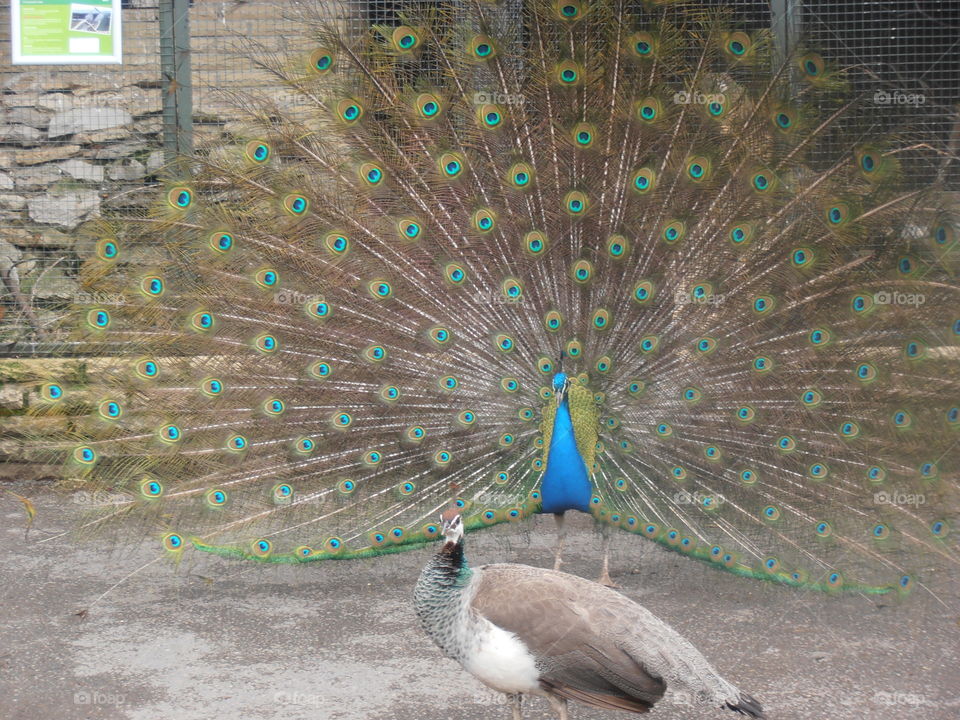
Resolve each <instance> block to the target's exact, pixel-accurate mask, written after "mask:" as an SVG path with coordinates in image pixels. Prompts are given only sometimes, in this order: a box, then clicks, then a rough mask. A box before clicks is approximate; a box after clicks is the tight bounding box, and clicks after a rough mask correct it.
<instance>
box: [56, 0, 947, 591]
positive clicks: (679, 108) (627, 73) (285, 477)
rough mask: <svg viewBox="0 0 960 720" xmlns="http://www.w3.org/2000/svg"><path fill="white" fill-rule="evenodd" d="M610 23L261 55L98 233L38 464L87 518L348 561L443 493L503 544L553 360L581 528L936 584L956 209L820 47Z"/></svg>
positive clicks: (544, 447) (584, 7)
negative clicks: (272, 93) (91, 494)
mask: <svg viewBox="0 0 960 720" xmlns="http://www.w3.org/2000/svg"><path fill="white" fill-rule="evenodd" d="M629 7H633V8H635V9H634V10H633V11H628V3H625V2H622V1H621V0H612V1H609V2H608V1H606V0H598V1H597V2H590V3H586V2H579V0H561V1H560V2H550V3H548V2H540V1H539V0H536V1H534V2H531V3H529V6H528V7H527V9H526V13H525V14H524V16H523V21H522V22H516V21H511V20H510V19H509V17H508V16H507V14H506V13H505V11H504V10H503V9H501V8H499V7H498V6H497V5H495V4H492V3H487V2H469V3H465V4H462V5H461V4H456V5H455V6H443V7H441V8H440V9H436V8H435V9H434V10H432V11H430V12H426V11H418V10H416V9H413V10H411V11H410V13H409V14H408V15H406V16H404V19H403V22H404V24H403V25H401V26H398V27H389V28H386V27H381V28H375V29H373V30H372V31H371V32H369V33H368V34H365V35H363V36H361V37H356V38H354V37H349V36H346V35H341V34H339V33H338V32H337V31H336V30H334V29H330V28H329V27H327V26H324V25H323V24H322V23H320V22H313V21H311V22H308V23H307V26H308V27H309V28H310V30H309V31H310V32H311V33H312V37H314V38H315V40H316V43H315V50H314V51H313V52H312V53H310V54H309V55H308V56H306V57H301V58H289V59H284V60H277V59H275V58H272V59H269V60H268V61H266V62H267V65H268V66H269V67H270V68H271V69H272V70H273V72H274V73H275V74H276V78H277V81H278V82H279V83H282V84H283V85H285V86H286V87H287V88H288V89H289V93H291V94H294V95H295V97H296V98H297V99H298V102H296V103H287V104H285V105H284V106H283V107H280V106H278V104H277V103H275V102H272V101H270V100H269V99H267V98H261V97H238V98H237V101H238V112H239V114H240V115H241V116H242V120H239V121H238V124H239V125H242V127H243V130H242V131H237V132H236V133H235V134H236V137H237V142H236V144H235V145H233V146H230V147H210V148H206V149H205V150H204V151H202V152H201V153H199V154H198V155H197V156H196V157H194V158H191V159H189V160H184V161H183V162H182V163H181V164H179V165H178V166H177V167H176V168H175V169H173V170H171V177H170V178H169V180H168V181H167V182H166V184H165V186H164V187H163V188H162V191H161V193H160V197H159V200H158V201H157V203H156V206H155V208H154V209H153V210H152V211H151V213H150V214H149V215H147V216H145V217H123V216H117V217H112V218H109V219H108V220H107V221H105V222H104V223H103V224H102V225H101V226H98V227H96V228H94V229H92V230H91V231H90V237H91V239H90V241H89V244H90V247H91V252H90V257H89V259H88V260H87V262H86V264H85V266H84V278H85V282H86V286H87V287H88V288H89V289H90V290H96V291H97V292H98V293H103V292H109V293H112V295H111V297H113V298H117V301H116V304H113V305H90V306H84V307H79V308H77V310H76V313H75V316H76V320H77V323H76V326H77V329H76V332H75V334H74V336H73V337H74V339H73V341H72V345H71V348H70V350H71V352H73V353H75V354H79V355H82V356H90V357H92V358H94V359H91V360H90V362H89V363H88V365H89V375H90V377H89V378H88V380H89V383H90V384H89V387H87V388H84V389H80V388H75V387H71V386H69V384H68V383H66V382H64V381H63V380H62V379H61V378H51V379H50V382H49V383H48V384H46V385H44V386H43V387H42V388H41V389H40V392H41V394H42V395H43V396H44V397H45V398H46V399H47V401H48V403H47V405H46V406H45V408H44V409H43V410H42V412H46V413H66V414H69V415H70V416H71V433H70V435H69V437H65V438H63V441H62V442H61V443H59V444H58V445H57V447H56V448H54V449H52V450H51V451H55V452H56V453H58V454H59V455H60V456H63V457H64V459H65V460H64V461H65V466H66V468H67V470H66V474H67V476H69V477H73V478H77V477H79V478H83V479H84V480H85V482H88V483H90V484H91V485H92V486H94V487H98V488H102V489H106V490H110V491H112V492H116V493H121V495H120V497H121V498H122V499H121V500H118V501H117V502H116V503H114V504H112V505H110V506H108V507H107V508H105V509H104V510H103V513H101V514H100V515H98V516H96V517H94V518H92V519H91V520H90V521H89V526H90V527H99V526H101V525H104V524H107V523H109V522H110V521H114V520H123V521H125V522H128V523H129V522H139V523H143V525H142V527H144V528H149V531H150V532H156V534H157V537H158V539H160V538H162V542H163V543H164V545H165V546H166V547H167V548H168V549H169V550H170V551H171V552H173V553H179V552H181V551H182V550H183V549H184V548H185V547H187V546H189V545H193V546H194V547H197V548H200V549H202V550H209V551H213V552H218V553H221V554H223V555H228V556H236V557H244V558H260V559H265V560H271V561H278V562H296V561H303V560H315V559H322V558H348V557H359V556H368V555H376V554H382V553H389V552H394V551H398V550H403V549H407V548H411V547H417V546H419V545H422V544H424V543H426V542H427V541H429V540H431V539H432V538H433V537H434V536H436V535H437V533H438V526H437V525H436V524H434V522H433V521H434V519H435V517H436V515H437V512H438V509H440V508H442V507H444V506H445V505H446V504H447V503H448V502H449V497H450V487H451V484H452V483H453V484H455V486H456V487H457V488H458V493H459V496H460V500H459V501H458V504H459V505H461V507H463V508H465V513H464V514H465V518H466V521H467V524H468V526H469V527H471V528H476V527H483V526H487V525H493V524H496V523H500V522H505V521H521V520H523V519H526V518H528V517H530V516H531V515H532V514H534V513H536V512H537V511H538V509H539V508H540V500H541V498H540V481H541V476H542V475H543V472H544V468H545V461H546V458H547V456H548V453H549V444H550V440H551V437H552V433H551V429H552V423H553V422H554V418H555V416H556V410H557V406H558V405H557V398H556V397H555V392H556V391H555V388H554V385H553V382H552V379H553V377H554V375H555V374H557V373H559V372H561V371H562V372H563V373H565V374H566V375H568V376H569V377H570V378H571V381H570V384H569V385H568V386H567V390H566V393H565V396H566V398H567V400H568V402H569V407H570V413H571V417H572V422H573V426H574V429H575V431H576V444H577V447H578V450H579V453H580V455H581V456H582V457H583V458H584V461H585V463H586V465H587V468H588V471H589V473H590V483H591V485H592V497H591V499H590V506H591V510H592V512H593V514H594V515H595V516H596V518H597V519H598V520H600V521H602V522H605V523H608V524H610V525H612V526H615V527H619V528H621V529H623V530H625V531H627V532H629V533H633V534H635V535H641V536H644V537H646V538H648V539H651V540H654V541H656V542H658V543H660V544H661V545H664V546H667V547H669V548H672V549H674V550H676V551H678V552H680V553H683V554H686V555H688V556H691V557H695V558H698V559H700V560H703V561H706V562H707V563H709V564H711V565H713V566H715V567H717V568H725V569H727V570H730V571H732V572H735V573H738V574H741V575H745V576H750V577H754V578H764V579H769V580H774V581H777V582H781V583H785V584H791V585H798V586H805V587H815V588H819V589H830V588H846V589H850V588H854V589H859V590H870V591H875V592H885V591H887V590H890V589H891V588H894V587H896V588H898V589H900V590H901V591H906V590H908V589H909V588H910V587H911V586H912V585H913V584H914V583H916V582H919V581H922V579H923V577H924V576H923V573H924V571H927V572H929V571H931V570H932V569H936V568H937V567H943V566H947V567H950V566H952V567H955V566H956V564H957V561H958V554H957V551H956V547H955V544H954V543H955V541H954V540H953V539H952V538H951V537H949V536H948V529H949V526H950V523H951V521H954V522H955V521H956V515H957V507H958V504H957V497H956V477H957V476H956V457H957V452H956V442H957V439H958V435H957V432H958V427H960V423H958V401H957V395H958V389H960V377H958V372H957V367H958V366H957V356H958V343H960V313H958V307H960V304H958V301H960V292H958V285H957V282H956V276H955V271H956V268H957V248H956V236H957V222H956V217H955V216H954V215H950V214H949V212H948V211H946V210H942V209H940V208H939V206H938V197H937V195H936V194H935V193H934V192H931V191H921V190H917V189H914V188H911V187H909V186H908V185H906V184H905V183H904V182H903V175H904V173H903V170H902V166H903V165H904V164H905V162H904V159H905V158H913V157H915V156H916V155H917V154H922V153H923V152H925V151H926V150H927V149H925V148H922V147H918V146H917V145H915V144H913V143H911V141H910V139H909V137H908V136H906V135H904V136H902V137H896V136H895V137H884V136H880V135H879V134H877V133H876V132H875V131H870V130H869V129H866V130H864V129H863V128H859V127H858V126H857V125H856V123H855V122H853V121H852V118H853V117H854V110H855V109H856V108H857V107H859V106H860V105H862V104H863V103H864V102H868V101H869V95H868V94H867V95H860V94H856V93H855V92H854V91H853V90H852V89H851V86H850V84H849V82H848V75H847V74H846V73H844V72H843V71H842V70H841V69H839V68H833V67H831V66H830V65H829V64H827V63H826V62H824V60H823V59H822V58H821V57H820V56H818V55H816V54H814V53H811V52H807V51H805V50H802V51H800V52H798V53H796V54H795V55H792V56H791V57H789V58H786V59H782V58H779V57H778V55H777V52H776V49H775V47H774V44H773V42H772V40H771V38H770V37H769V36H768V35H767V34H765V33H762V32H761V33H754V34H748V33H745V32H740V31H738V30H736V29H735V28H733V26H732V24H731V16H730V15H729V13H727V12H725V11H723V10H716V9H704V8H702V7H699V6H696V5H691V4H687V3H678V2H645V3H643V4H640V5H636V6H633V5H630V6H629ZM308 20H309V18H308ZM305 22H306V21H305ZM424 68H426V69H424ZM904 138H906V139H904ZM814 158H818V159H817V160H814ZM147 251H149V252H151V253H152V256H153V257H155V258H156V260H155V264H154V265H152V266H147V265H145V264H144V262H143V261H142V260H140V261H133V260H131V259H130V258H131V257H136V258H142V257H144V255H145V253H146V252H147ZM96 297H98V298H102V297H104V296H103V295H102V294H98V295H97V296H96ZM118 354H119V355H120V356H121V357H120V358H119V359H116V357H115V356H117V355H118ZM951 448H953V449H952V450H951Z"/></svg>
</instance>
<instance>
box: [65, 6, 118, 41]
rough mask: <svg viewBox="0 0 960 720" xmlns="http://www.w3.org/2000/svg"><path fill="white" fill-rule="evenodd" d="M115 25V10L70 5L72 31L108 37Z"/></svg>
mask: <svg viewBox="0 0 960 720" xmlns="http://www.w3.org/2000/svg"><path fill="white" fill-rule="evenodd" d="M112 25H113V10H112V9H110V8H102V7H98V6H96V5H82V4H80V3H71V4H70V29H71V30H77V31H79V32H92V33H101V34H104V35H108V34H109V33H110V28H111V26H112Z"/></svg>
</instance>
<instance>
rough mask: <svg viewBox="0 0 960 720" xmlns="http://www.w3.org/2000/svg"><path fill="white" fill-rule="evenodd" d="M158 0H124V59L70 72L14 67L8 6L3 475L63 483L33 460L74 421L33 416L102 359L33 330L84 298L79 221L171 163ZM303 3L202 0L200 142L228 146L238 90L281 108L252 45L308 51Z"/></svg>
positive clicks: (196, 14) (195, 78)
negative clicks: (42, 390) (42, 443)
mask: <svg viewBox="0 0 960 720" xmlns="http://www.w3.org/2000/svg"><path fill="white" fill-rule="evenodd" d="M349 1H350V0H348V3H349ZM157 3H158V0H131V1H130V2H128V3H125V5H129V7H128V8H125V9H124V10H123V64H122V65H75V66H69V65H66V66H59V65H58V66H51V65H33V66H26V65H24V66H11V65H9V58H10V5H9V3H6V2H4V3H0V58H3V60H2V62H0V68H2V69H0V356H7V359H3V358H2V357H0V481H2V480H4V479H9V478H11V477H19V478H41V477H53V476H56V474H57V472H58V471H57V468H49V467H46V466H45V465H43V464H42V463H38V462H37V460H38V458H37V457H35V456H34V452H33V451H32V450H31V446H32V445H33V443H34V442H35V440H36V438H37V437H40V436H47V437H52V436H55V435H57V434H60V433H62V432H64V431H65V429H66V426H67V421H68V419H69V418H68V417H66V416H60V417H56V416H51V417H36V416H33V415H31V413H30V409H31V406H32V405H34V404H35V403H36V402H37V401H38V399H39V398H38V395H37V387H38V385H39V383H40V382H41V381H42V380H41V379H42V378H45V377H50V376H51V374H52V375H55V376H57V377H60V378H62V379H63V381H64V382H67V383H71V384H72V383H82V382H84V378H86V377H87V373H88V371H90V369H91V367H93V365H95V364H96V363H97V362H101V361H98V360H91V359H89V358H76V359H57V358H55V357H44V356H45V355H47V356H49V355H50V354H51V352H52V353H53V354H55V349H56V343H55V342H54V341H55V339H56V334H55V333H54V334H53V336H52V340H51V335H46V336H44V335H41V334H40V333H38V328H39V329H41V330H47V329H49V328H54V327H55V326H56V322H57V320H58V318H59V317H60V316H62V315H63V314H64V313H65V312H66V310H67V308H68V306H69V305H70V303H71V302H75V301H78V302H84V301H86V297H85V296H84V293H82V292H81V290H80V288H79V285H78V283H77V281H76V272H77V268H78V266H79V258H78V257H77V255H76V254H75V245H76V244H77V238H78V237H79V235H80V232H81V230H82V229H83V225H84V223H85V222H87V221H90V220H94V219H96V218H97V217H99V216H100V215H101V213H103V212H106V211H107V210H108V208H109V207H111V206H113V207H116V206H117V205H118V204H120V200H118V199H120V198H122V204H124V205H131V206H135V205H136V204H137V202H140V203H141V204H142V203H143V202H144V201H145V200H144V198H147V199H148V198H149V195H150V193H149V191H147V192H144V188H149V186H151V185H153V184H154V183H155V182H156V179H157V175H158V173H159V172H160V171H161V169H162V168H163V165H164V154H163V152H162V150H161V147H162V131H163V126H162V107H161V106H162V92H163V89H162V85H163V84H162V82H161V77H162V74H161V66H160V45H159V39H158V38H159V20H158V7H157ZM356 4H359V3H355V5H356ZM297 5H298V4H297V3H291V2H287V1H286V0H275V1H273V2H268V1H264V0H225V1H222V2H221V1H214V0H198V1H197V2H195V3H194V4H193V7H192V8H191V10H190V35H191V63H192V70H193V74H192V83H193V107H194V129H195V132H194V137H195V144H196V145H200V146H202V145H203V144H210V143H212V144H218V143H222V142H226V141H228V140H230V136H229V130H230V127H231V122H232V121H234V120H235V119H236V116H237V111H236V108H235V106H234V105H232V104H231V101H230V97H229V95H230V93H231V92H235V91H242V92H253V93H256V94H258V95H262V96H268V97H271V98H273V99H274V100H276V101H278V102H280V103H281V104H282V103H283V102H284V101H285V98H284V94H285V90H284V88H283V87H282V86H281V85H279V83H278V82H277V80H276V78H274V77H273V76H272V75H270V74H269V73H267V72H265V71H263V70H261V69H259V68H257V67H256V65H255V64H254V63H253V62H251V61H250V59H249V57H248V55H249V53H250V50H251V48H254V47H257V48H259V52H261V53H267V54H271V55H275V56H277V57H281V56H283V57H290V58H296V57H298V56H301V55H305V54H308V52H309V49H312V44H313V42H314V41H313V40H312V39H311V38H310V37H309V35H308V34H307V35H305V34H304V32H303V29H304V24H303V23H302V22H301V21H300V20H297V19H292V18H290V17H288V16H289V15H290V13H291V12H295V11H296V6H297ZM333 7H334V5H333V3H330V4H329V5H326V4H324V1H323V0H320V4H319V5H318V10H319V12H323V13H325V14H326V15H327V17H332V15H331V14H330V12H328V10H329V9H331V8H333ZM131 197H133V198H139V200H133V201H131V200H130V199H129V198H131ZM44 337H46V338H47V340H48V342H46V343H45V344H44V342H43V339H44ZM38 340H40V342H39V343H38ZM103 361H106V362H109V361H110V359H108V358H106V359H103ZM91 363H92V364H91ZM89 391H90V392H95V388H89Z"/></svg>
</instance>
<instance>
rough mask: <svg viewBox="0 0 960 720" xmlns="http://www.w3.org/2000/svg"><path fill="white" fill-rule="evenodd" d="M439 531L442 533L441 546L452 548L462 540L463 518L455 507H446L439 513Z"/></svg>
mask: <svg viewBox="0 0 960 720" xmlns="http://www.w3.org/2000/svg"><path fill="white" fill-rule="evenodd" d="M440 532H441V533H442V534H443V538H444V541H445V542H444V543H443V548H444V550H446V549H447V548H452V547H455V546H457V545H459V544H460V542H461V541H462V540H463V518H462V517H461V516H460V509H459V508H457V507H452V508H448V509H447V510H444V511H443V513H441V515H440Z"/></svg>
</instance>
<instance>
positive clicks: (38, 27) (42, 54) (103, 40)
mask: <svg viewBox="0 0 960 720" xmlns="http://www.w3.org/2000/svg"><path fill="white" fill-rule="evenodd" d="M12 3H13V7H12V8H11V12H10V22H11V33H10V34H11V38H12V40H13V43H12V44H13V64H14V65H73V64H76V63H119V62H122V59H121V58H122V56H121V49H120V38H121V33H120V0H84V2H73V1H72V0H12Z"/></svg>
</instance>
